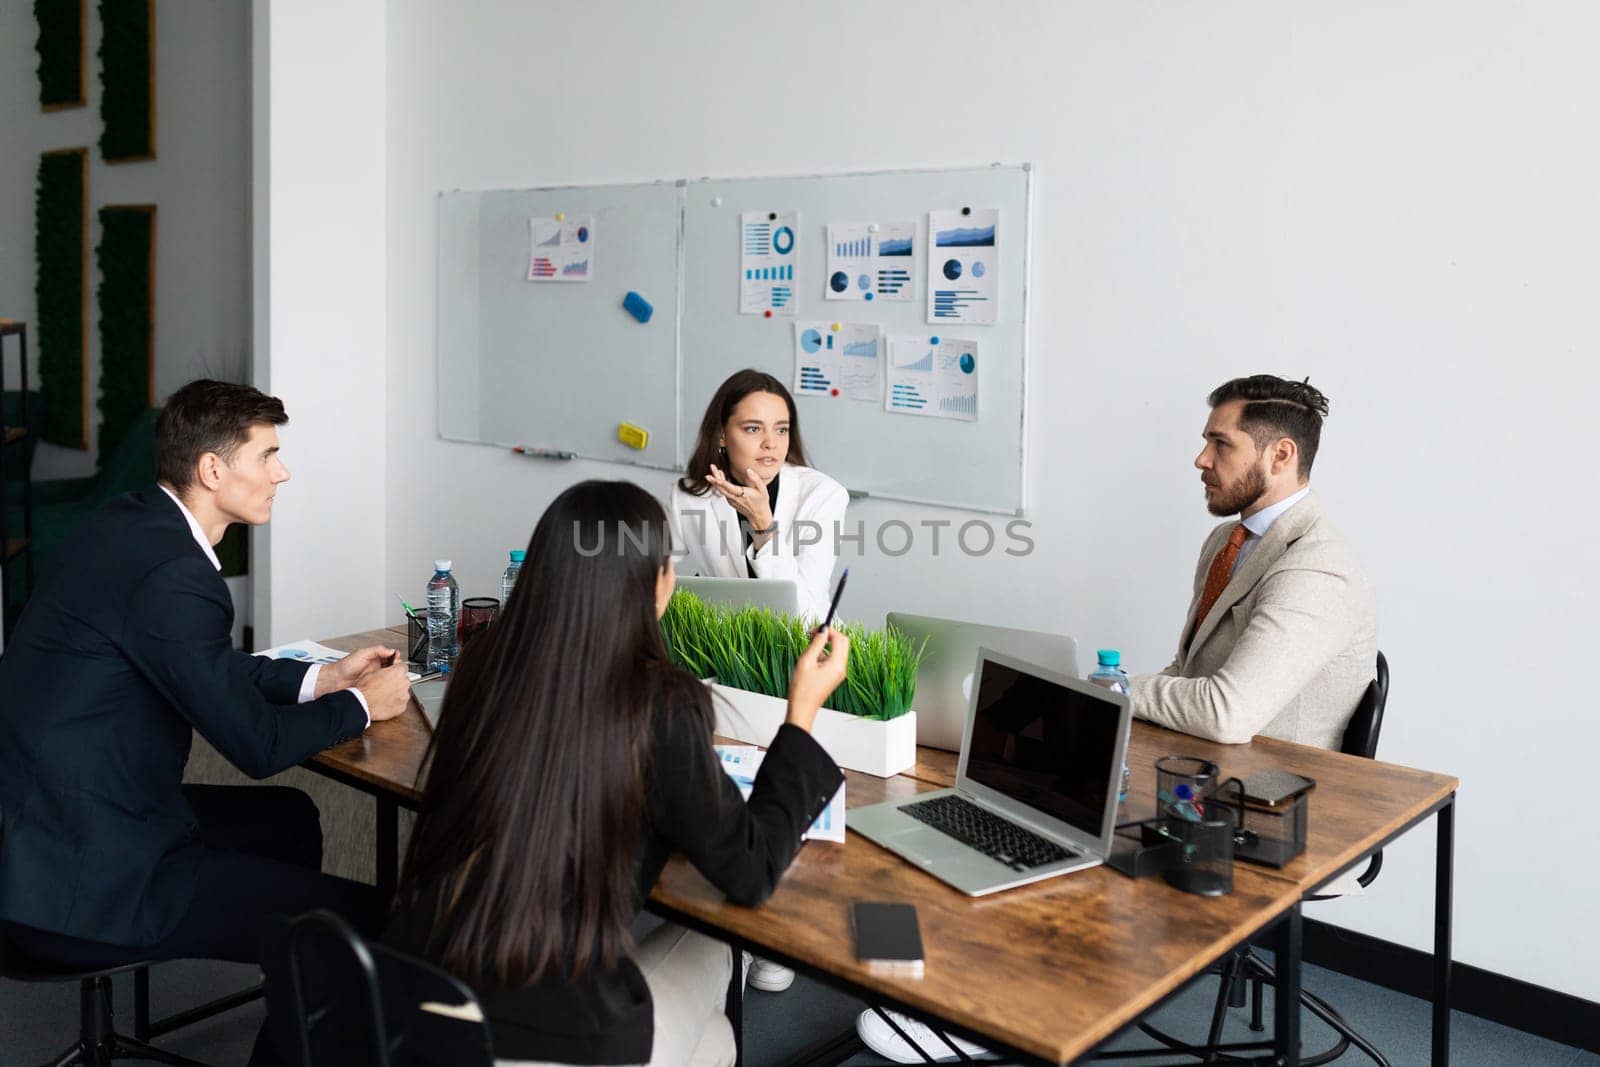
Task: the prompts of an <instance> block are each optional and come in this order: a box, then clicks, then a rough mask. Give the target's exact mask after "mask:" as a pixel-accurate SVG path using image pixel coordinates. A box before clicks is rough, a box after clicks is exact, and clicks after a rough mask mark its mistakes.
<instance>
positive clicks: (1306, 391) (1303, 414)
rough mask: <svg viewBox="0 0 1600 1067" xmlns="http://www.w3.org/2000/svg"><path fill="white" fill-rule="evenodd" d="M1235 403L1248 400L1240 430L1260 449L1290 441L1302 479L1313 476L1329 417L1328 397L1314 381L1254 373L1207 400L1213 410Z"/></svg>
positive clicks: (1215, 391)
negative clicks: (1280, 439) (1326, 416)
mask: <svg viewBox="0 0 1600 1067" xmlns="http://www.w3.org/2000/svg"><path fill="white" fill-rule="evenodd" d="M1234 400H1243V401H1244V409H1243V410H1242V411H1240V412H1239V429H1241V430H1243V431H1244V432H1245V433H1247V434H1249V435H1250V439H1251V440H1252V441H1254V442H1255V444H1256V448H1257V449H1258V450H1259V449H1264V448H1266V447H1267V446H1268V445H1269V444H1271V443H1272V442H1273V441H1276V440H1278V439H1279V438H1281V437H1287V438H1289V439H1290V440H1292V441H1293V442H1294V443H1295V448H1296V449H1298V450H1299V455H1300V460H1299V468H1298V471H1299V475H1300V477H1301V479H1302V480H1304V479H1306V478H1309V477H1311V463H1312V461H1313V460H1315V459H1316V458H1317V446H1318V445H1319V444H1320V443H1321V442H1322V419H1323V416H1325V415H1327V414H1328V398H1327V397H1325V396H1323V395H1322V391H1321V390H1320V389H1318V388H1317V387H1316V386H1314V385H1312V384H1311V379H1309V378H1307V379H1306V380H1305V381H1303V382H1291V381H1288V380H1287V379H1284V378H1279V377H1278V376H1277V375H1275V374H1252V375H1250V376H1249V377H1248V378H1234V379H1233V380H1231V381H1227V382H1223V383H1222V384H1221V385H1219V386H1217V387H1216V388H1215V389H1213V390H1211V395H1210V396H1208V397H1207V398H1206V402H1207V403H1208V404H1210V405H1211V406H1212V407H1213V408H1215V407H1217V406H1219V405H1221V404H1226V403H1229V402H1230V401H1234Z"/></svg>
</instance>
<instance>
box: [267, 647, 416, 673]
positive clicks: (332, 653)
mask: <svg viewBox="0 0 1600 1067" xmlns="http://www.w3.org/2000/svg"><path fill="white" fill-rule="evenodd" d="M349 654H350V653H348V652H340V651H339V650H338V649H337V648H329V647H328V646H327V645H320V644H318V643H317V642H315V641H291V642H289V643H288V644H286V645H279V646H278V647H276V648H269V649H267V650H265V651H263V652H257V653H256V655H258V656H265V657H267V658H268V659H297V660H299V661H300V662H302V663H310V664H312V665H314V666H319V667H322V666H327V665H328V664H330V663H338V662H339V661H340V660H342V659H344V658H345V657H346V656H348V655H349ZM406 677H407V678H409V679H411V680H412V681H413V682H415V681H417V680H418V679H420V678H421V677H422V675H420V674H418V673H417V672H416V671H407V672H406Z"/></svg>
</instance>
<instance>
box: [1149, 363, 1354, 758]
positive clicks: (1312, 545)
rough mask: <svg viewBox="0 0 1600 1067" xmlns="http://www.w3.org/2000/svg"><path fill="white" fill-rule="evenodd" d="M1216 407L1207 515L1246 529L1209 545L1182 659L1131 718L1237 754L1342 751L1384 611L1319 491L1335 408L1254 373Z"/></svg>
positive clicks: (1316, 395) (1232, 385)
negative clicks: (1287, 745)
mask: <svg viewBox="0 0 1600 1067" xmlns="http://www.w3.org/2000/svg"><path fill="white" fill-rule="evenodd" d="M1208 399H1209V402H1210V404H1211V417H1210V418H1209V419H1208V420H1207V422H1206V428H1205V435H1204V436H1205V447H1204V448H1203V449H1202V450H1201V452H1200V455H1199V456H1198V457H1196V459H1195V461H1194V465H1195V466H1196V467H1198V468H1199V469H1200V480H1201V481H1202V482H1203V483H1204V484H1205V494H1206V507H1207V508H1208V509H1209V510H1210V512H1211V514H1213V515H1217V516H1233V515H1237V516H1239V519H1238V520H1237V521H1231V522H1226V523H1223V524H1222V525H1221V526H1218V527H1217V528H1216V529H1215V530H1213V531H1211V536H1209V537H1208V538H1206V543H1205V546H1204V547H1203V548H1202V549H1201V550H1200V562H1199V565H1198V566H1197V567H1196V568H1195V576H1194V598H1193V599H1192V600H1191V601H1190V603H1189V615H1188V618H1187V620H1186V621H1185V623H1184V627H1183V633H1182V635H1181V636H1180V638H1179V641H1178V654H1177V656H1176V657H1175V658H1174V659H1173V661H1172V663H1171V664H1170V665H1169V666H1168V667H1167V668H1166V669H1165V670H1163V671H1162V672H1161V673H1160V674H1153V675H1145V676H1140V677H1136V678H1134V679H1133V688H1132V693H1131V696H1132V699H1133V713H1134V714H1135V715H1137V716H1139V717H1140V718H1144V719H1149V720H1150V721H1151V722H1154V723H1158V724H1160V725H1162V726H1168V727H1171V728H1172V729H1174V730H1182V731H1183V732H1184V733H1187V734H1194V735H1195V736H1197V737H1205V738H1209V739H1211V740H1213V741H1221V742H1225V743H1230V744H1242V743H1244V742H1246V741H1249V740H1250V739H1251V738H1252V737H1254V736H1255V735H1256V734H1266V735H1267V736H1269V737H1280V738H1283V739H1285V740H1289V741H1298V742H1300V743H1302V744H1307V745H1317V746H1320V747H1322V748H1337V747H1339V743H1340V740H1341V739H1342V737H1343V735H1344V729H1345V726H1346V724H1347V723H1348V722H1349V721H1350V714H1351V712H1353V711H1354V710H1355V707H1356V704H1357V703H1358V702H1359V701H1360V700H1361V695H1362V693H1363V692H1364V691H1365V690H1366V688H1367V683H1368V682H1370V681H1371V680H1372V677H1373V673H1374V670H1375V666H1374V665H1375V661H1376V659H1377V653H1378V607H1377V599H1376V597H1375V596H1374V594H1373V590H1372V584H1371V582H1369V581H1368V579H1367V575H1366V572H1365V571H1364V570H1362V568H1361V563H1360V561H1359V560H1358V559H1357V558H1356V554H1355V552H1354V550H1353V549H1352V548H1351V547H1350V545H1349V543H1348V542H1346V541H1345V540H1344V538H1343V537H1341V536H1340V535H1339V533H1338V531H1336V530H1335V529H1334V528H1333V526H1332V524H1331V523H1329V521H1328V519H1327V516H1326V515H1325V514H1324V512H1323V510H1322V503H1321V501H1320V500H1319V499H1318V498H1317V496H1316V494H1315V493H1313V492H1312V491H1311V486H1310V477H1311V463H1312V460H1314V459H1315V458H1316V454H1317V444H1318V441H1319V439H1320V438H1321V433H1322V417H1323V416H1324V415H1326V414H1327V413H1328V400H1327V397H1325V396H1323V395H1322V393H1321V392H1320V391H1318V390H1317V389H1315V388H1313V387H1312V386H1311V385H1308V384H1305V383H1301V382H1291V381H1285V380H1284V379H1282V378H1278V377H1274V376H1273V375H1270V374H1257V375H1254V376H1252V377H1249V378H1235V379H1234V380H1233V381H1230V382H1227V383H1225V384H1224V385H1222V386H1220V387H1219V388H1217V389H1216V390H1215V391H1214V392H1212V394H1211V396H1210V397H1209V398H1208Z"/></svg>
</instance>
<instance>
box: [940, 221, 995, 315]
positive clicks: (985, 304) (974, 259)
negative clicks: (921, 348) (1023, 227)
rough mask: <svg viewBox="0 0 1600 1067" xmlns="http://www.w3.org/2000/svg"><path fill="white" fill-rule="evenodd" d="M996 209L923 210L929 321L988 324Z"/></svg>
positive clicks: (992, 296) (992, 299) (992, 310)
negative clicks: (925, 235)
mask: <svg viewBox="0 0 1600 1067" xmlns="http://www.w3.org/2000/svg"><path fill="white" fill-rule="evenodd" d="M999 231H1000V212H999V210H998V209H994V208H988V209H985V210H982V211H969V212H968V213H967V214H962V212H960V211H930V212H928V321H929V322H932V323H937V324H942V323H947V322H971V323H977V324H980V325H992V324H993V323H994V322H995V321H996V320H997V319H998V317H999V314H1000V308H999V304H998V300H999V295H1000V261H999V250H1000V236H999Z"/></svg>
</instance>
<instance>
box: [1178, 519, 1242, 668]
mask: <svg viewBox="0 0 1600 1067" xmlns="http://www.w3.org/2000/svg"><path fill="white" fill-rule="evenodd" d="M1249 533H1250V531H1249V530H1246V529H1245V528H1244V523H1242V522H1241V523H1239V524H1238V525H1236V526H1235V527H1234V528H1233V529H1232V530H1229V531H1228V543H1227V544H1225V545H1223V546H1222V547H1221V548H1219V549H1218V550H1217V554H1216V556H1215V557H1214V558H1213V559H1212V560H1211V570H1210V571H1208V572H1207V573H1206V587H1205V588H1204V589H1203V590H1201V591H1200V607H1199V610H1197V611H1196V612H1195V613H1194V630H1192V631H1190V635H1189V636H1190V640H1193V639H1194V634H1195V633H1197V632H1199V630H1200V624H1201V623H1203V622H1205V621H1206V616H1207V615H1209V614H1210V613H1211V609H1212V608H1213V607H1214V606H1215V605H1216V603H1217V598H1218V597H1219V596H1221V595H1222V591H1223V590H1224V589H1226V588H1227V587H1228V580H1229V579H1230V578H1232V577H1233V564H1234V561H1235V560H1237V559H1238V558H1239V546H1240V545H1242V544H1244V539H1245V537H1246V536H1247V535H1248V534H1249Z"/></svg>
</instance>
